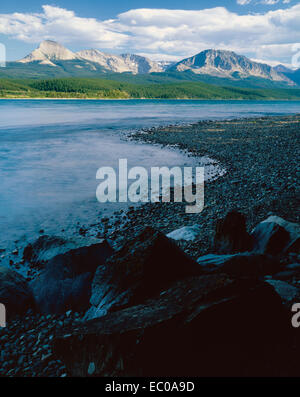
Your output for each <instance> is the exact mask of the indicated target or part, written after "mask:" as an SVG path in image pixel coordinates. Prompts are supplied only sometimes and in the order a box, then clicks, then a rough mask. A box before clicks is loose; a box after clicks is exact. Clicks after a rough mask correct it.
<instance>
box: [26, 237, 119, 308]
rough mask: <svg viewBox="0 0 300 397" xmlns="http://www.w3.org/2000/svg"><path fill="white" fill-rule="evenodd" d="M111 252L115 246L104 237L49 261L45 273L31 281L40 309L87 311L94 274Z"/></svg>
mask: <svg viewBox="0 0 300 397" xmlns="http://www.w3.org/2000/svg"><path fill="white" fill-rule="evenodd" d="M112 253H113V249H112V248H111V247H110V246H109V244H108V243H107V241H105V240H104V241H103V242H101V243H99V244H93V245H90V246H88V247H82V248H77V249H74V250H70V251H68V252H66V253H65V254H61V255H57V256H56V257H54V258H53V259H51V260H50V261H49V262H47V263H46V264H45V269H44V270H43V272H42V273H41V274H40V275H39V276H38V277H37V278H36V279H34V280H33V281H32V282H31V286H32V289H33V293H34V296H35V299H36V302H37V305H38V308H39V310H40V311H41V312H42V313H47V314H48V313H50V314H59V313H64V312H66V311H67V310H74V311H84V310H87V308H88V306H89V300H90V296H91V282H92V279H93V276H94V273H95V271H96V269H97V267H98V266H101V265H103V264H104V263H105V261H106V259H107V258H108V257H109V256H110V255H111V254H112Z"/></svg>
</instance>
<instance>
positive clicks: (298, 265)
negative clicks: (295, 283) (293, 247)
mask: <svg viewBox="0 0 300 397" xmlns="http://www.w3.org/2000/svg"><path fill="white" fill-rule="evenodd" d="M286 268H287V269H288V270H297V271H299V270H300V263H291V264H289V265H287V266H286Z"/></svg>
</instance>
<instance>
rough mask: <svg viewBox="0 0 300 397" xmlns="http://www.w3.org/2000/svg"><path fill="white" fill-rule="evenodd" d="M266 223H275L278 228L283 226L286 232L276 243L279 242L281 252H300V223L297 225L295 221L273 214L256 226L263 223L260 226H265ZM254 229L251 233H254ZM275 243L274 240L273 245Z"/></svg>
mask: <svg viewBox="0 0 300 397" xmlns="http://www.w3.org/2000/svg"><path fill="white" fill-rule="evenodd" d="M267 223H271V224H276V225H278V226H279V227H280V228H283V229H284V230H285V232H286V233H285V234H284V238H283V241H277V244H279V247H280V248H281V249H282V251H283V252H296V253H299V252H300V225H298V224H297V223H292V222H288V221H286V220H284V219H283V218H280V217H279V216H275V215H274V216H269V217H268V218H267V219H266V220H264V221H263V222H261V223H260V224H259V225H258V226H260V225H263V226H261V227H267V226H268V225H266V224H267ZM258 226H257V227H258ZM269 227H270V226H269ZM254 231H255V229H254ZM254 231H253V232H252V233H254ZM282 236H283V234H282ZM278 240H279V239H278ZM275 244H276V243H275V242H274V245H275Z"/></svg>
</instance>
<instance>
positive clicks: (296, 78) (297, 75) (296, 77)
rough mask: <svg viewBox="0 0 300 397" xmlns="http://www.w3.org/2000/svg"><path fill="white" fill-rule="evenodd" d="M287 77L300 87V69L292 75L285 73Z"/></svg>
mask: <svg viewBox="0 0 300 397" xmlns="http://www.w3.org/2000/svg"><path fill="white" fill-rule="evenodd" d="M285 75H286V77H288V78H289V79H290V80H293V81H294V82H295V83H296V84H298V85H300V69H297V70H295V71H294V72H291V73H285Z"/></svg>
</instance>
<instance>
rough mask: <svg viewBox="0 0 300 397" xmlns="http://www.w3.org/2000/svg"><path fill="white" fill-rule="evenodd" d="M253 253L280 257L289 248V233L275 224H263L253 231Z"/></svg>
mask: <svg viewBox="0 0 300 397" xmlns="http://www.w3.org/2000/svg"><path fill="white" fill-rule="evenodd" d="M251 235H252V236H253V237H254V247H253V251H254V252H257V253H260V254H270V255H278V254H280V253H282V252H283V251H284V249H285V247H286V246H287V244H288V242H289V239H290V236H289V233H288V232H287V231H286V230H285V229H284V228H283V227H282V226H280V225H278V224H277V223H275V222H261V223H260V224H258V225H257V226H256V228H255V229H254V230H253V231H252V233H251Z"/></svg>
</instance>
